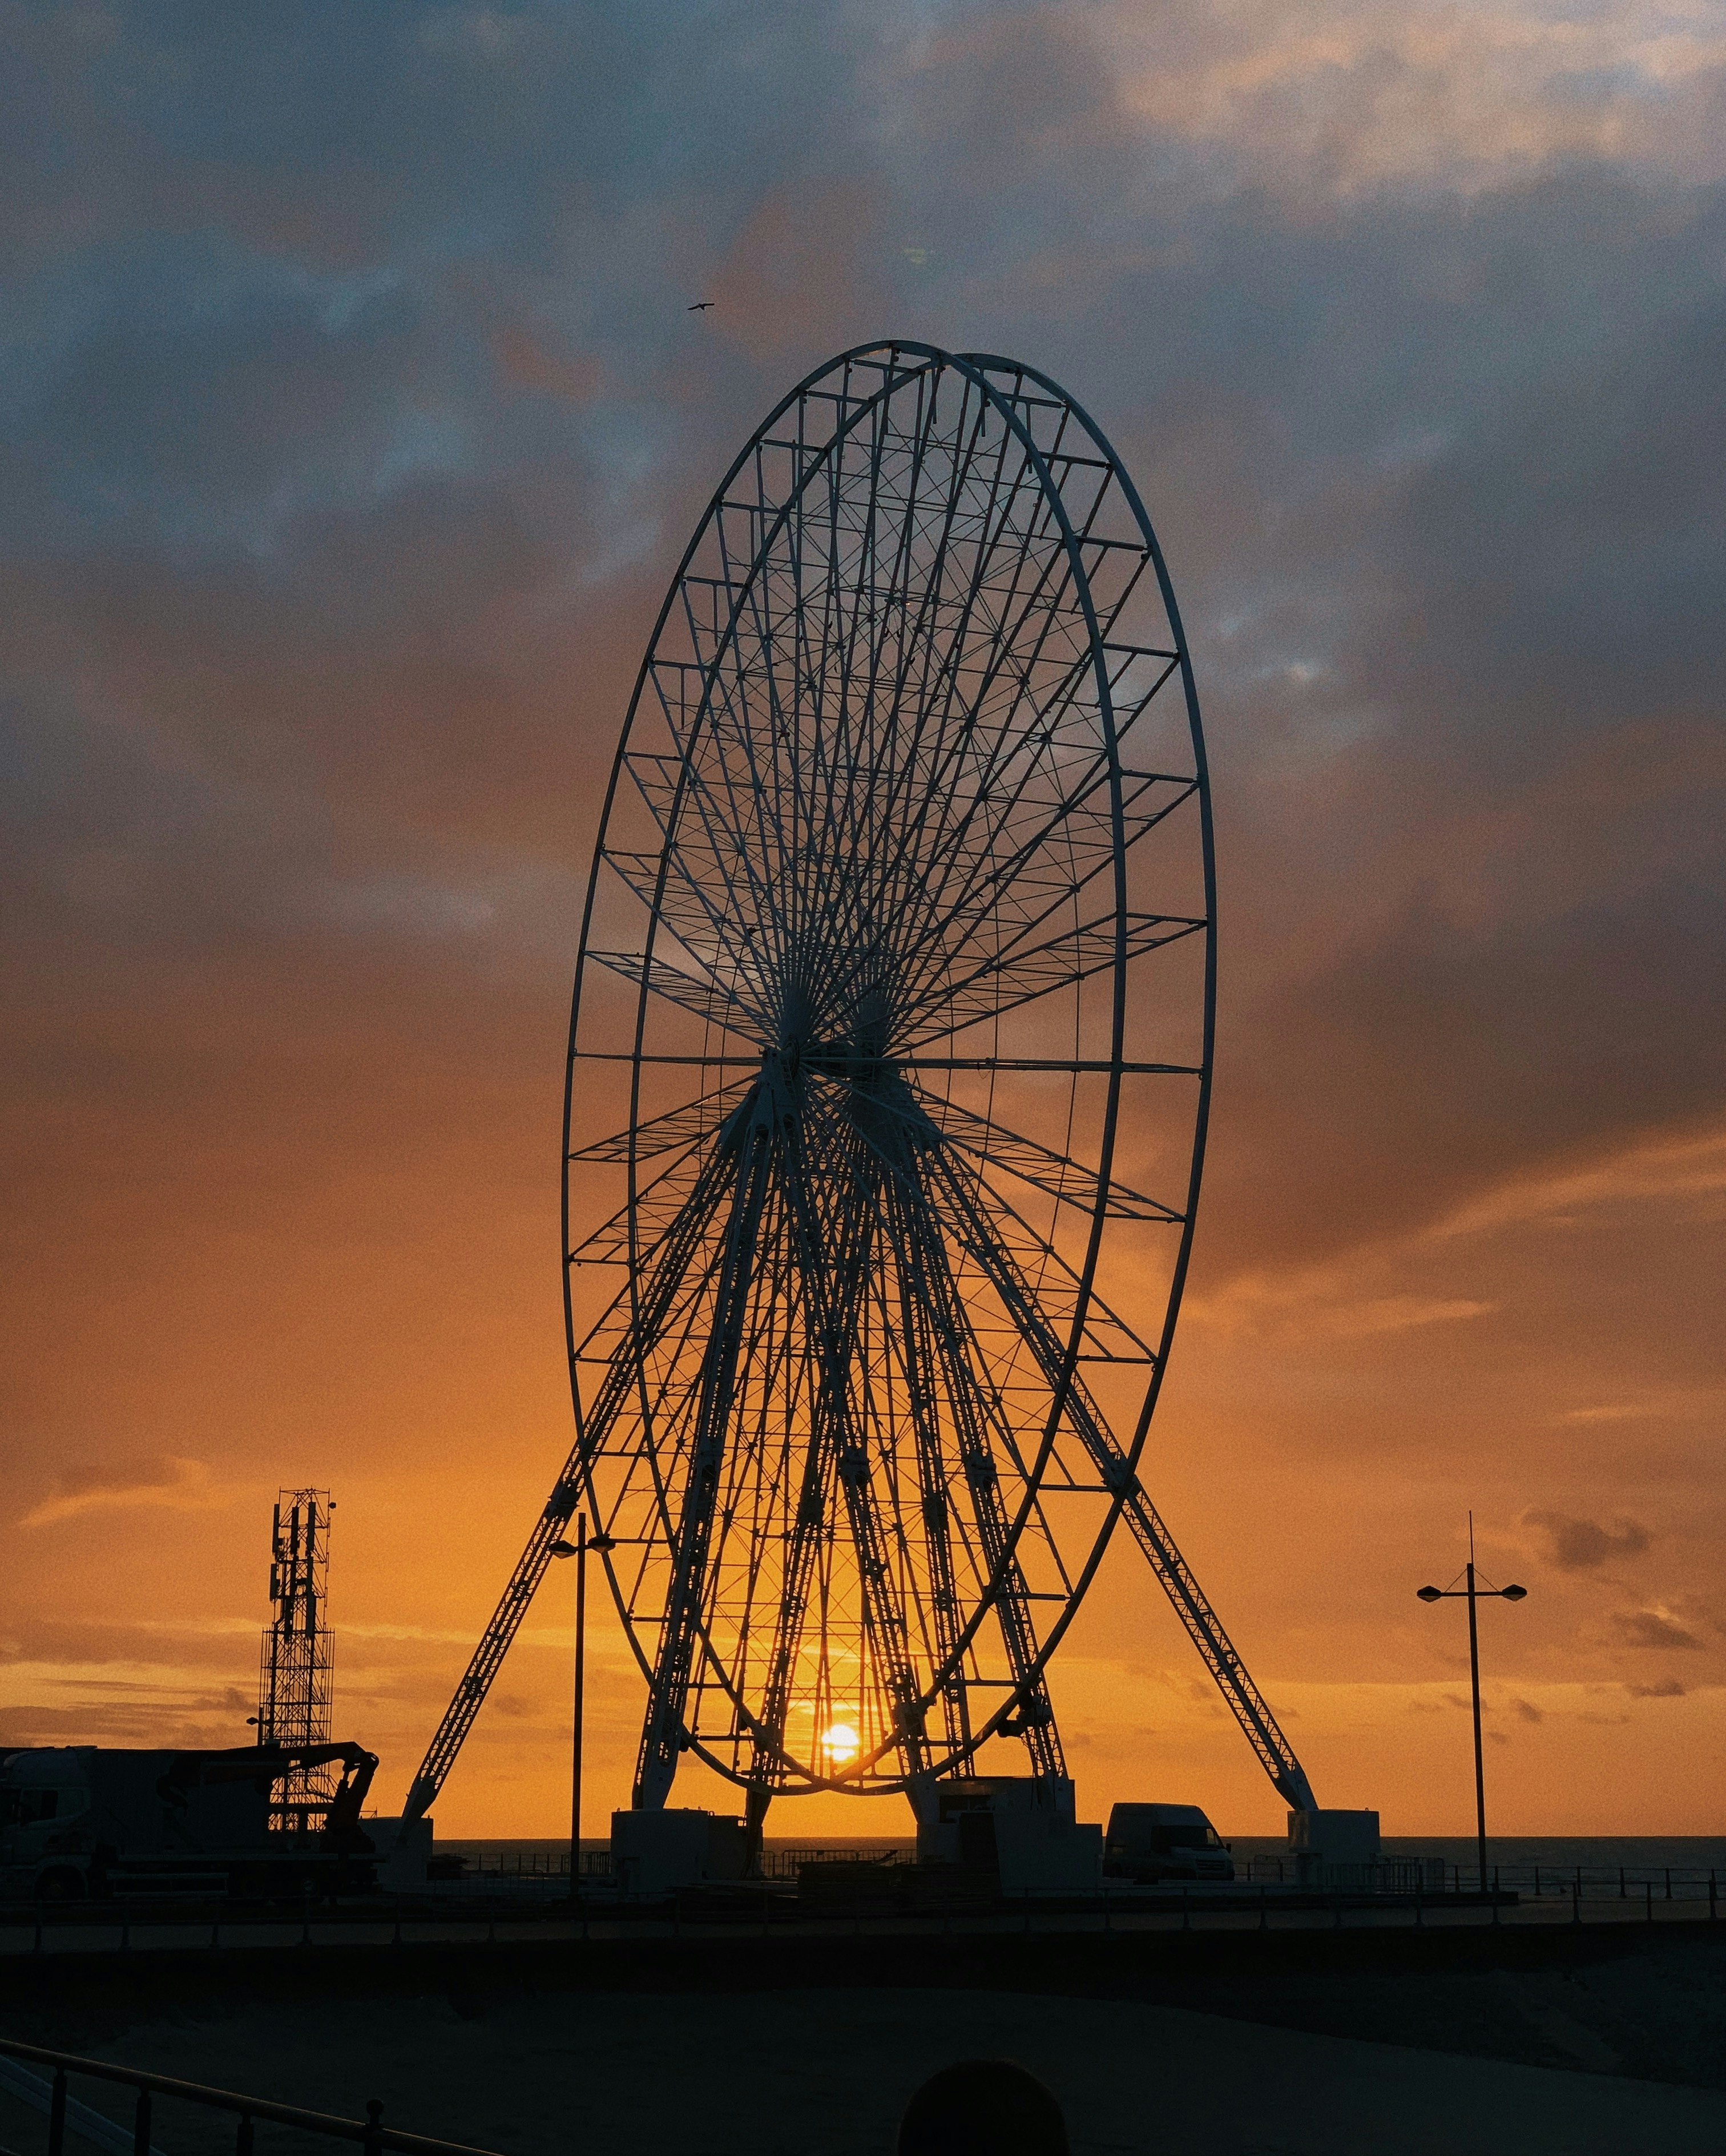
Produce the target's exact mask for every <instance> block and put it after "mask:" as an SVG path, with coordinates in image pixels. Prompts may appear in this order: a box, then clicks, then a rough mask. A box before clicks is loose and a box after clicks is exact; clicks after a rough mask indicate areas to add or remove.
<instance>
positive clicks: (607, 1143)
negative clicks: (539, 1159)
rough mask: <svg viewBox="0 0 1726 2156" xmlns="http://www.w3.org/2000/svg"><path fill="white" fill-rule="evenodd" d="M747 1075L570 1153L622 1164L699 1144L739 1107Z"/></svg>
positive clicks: (574, 1156) (583, 1158)
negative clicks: (739, 1097) (690, 1144)
mask: <svg viewBox="0 0 1726 2156" xmlns="http://www.w3.org/2000/svg"><path fill="white" fill-rule="evenodd" d="M749 1082H750V1081H748V1080H747V1078H732V1079H730V1080H728V1081H727V1083H726V1084H724V1085H722V1086H716V1087H714V1088H713V1089H712V1090H711V1091H707V1092H704V1093H698V1094H697V1095H696V1096H695V1098H694V1099H693V1100H690V1101H683V1102H681V1104H680V1105H679V1106H677V1107H675V1108H668V1109H667V1110H666V1111H665V1114H664V1115H662V1116H650V1117H649V1118H648V1120H647V1121H646V1122H640V1123H629V1124H627V1125H626V1126H625V1127H624V1128H623V1129H622V1130H620V1131H616V1132H613V1134H612V1135H611V1137H609V1138H595V1139H593V1140H591V1141H590V1142H588V1144H586V1145H583V1146H578V1147H576V1148H575V1150H574V1151H573V1152H572V1153H571V1154H570V1155H569V1158H570V1159H571V1160H572V1161H583V1162H588V1161H591V1162H595V1163H598V1162H602V1161H603V1162H609V1163H622V1162H624V1161H627V1160H631V1159H634V1160H651V1159H654V1158H656V1157H657V1156H658V1155H659V1154H660V1153H664V1152H670V1150H671V1148H672V1147H674V1146H680V1145H684V1144H686V1143H688V1142H690V1141H691V1140H693V1141H694V1142H696V1143H699V1142H701V1140H702V1139H704V1138H708V1137H711V1136H712V1135H713V1133H714V1132H716V1131H717V1129H718V1128H719V1127H720V1125H721V1124H722V1122H724V1121H725V1119H726V1116H727V1115H728V1114H729V1113H730V1107H727V1106H726V1105H725V1104H726V1103H727V1102H729V1103H730V1104H731V1107H735V1106H737V1097H736V1096H737V1095H738V1094H740V1093H741V1092H742V1091H743V1089H744V1088H745V1087H746V1086H747V1085H748V1084H749Z"/></svg>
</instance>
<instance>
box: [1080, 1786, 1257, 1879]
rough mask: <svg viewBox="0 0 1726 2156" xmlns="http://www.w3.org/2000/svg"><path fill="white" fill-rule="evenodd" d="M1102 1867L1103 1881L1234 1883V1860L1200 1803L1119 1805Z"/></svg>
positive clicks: (1105, 1843) (1111, 1820) (1113, 1814)
mask: <svg viewBox="0 0 1726 2156" xmlns="http://www.w3.org/2000/svg"><path fill="white" fill-rule="evenodd" d="M1102 1869H1103V1876H1104V1877H1105V1878H1108V1879H1133V1880H1137V1881H1138V1883H1139V1884H1140V1885H1141V1886H1153V1885H1154V1884H1155V1883H1156V1881H1158V1880H1159V1879H1232V1878H1233V1877H1234V1876H1235V1860H1234V1858H1233V1857H1232V1856H1230V1854H1229V1851H1228V1849H1227V1847H1226V1845H1225V1844H1224V1842H1223V1841H1222V1840H1221V1839H1220V1837H1219V1835H1218V1834H1217V1830H1216V1829H1215V1827H1214V1826H1213V1825H1211V1824H1210V1820H1208V1819H1206V1818H1205V1815H1204V1813H1203V1812H1201V1811H1200V1810H1199V1807H1198V1806H1197V1804H1117V1805H1116V1806H1115V1807H1114V1809H1113V1810H1112V1811H1111V1812H1110V1814H1109V1829H1108V1833H1107V1835H1106V1836H1105V1838H1104V1840H1103V1845H1102Z"/></svg>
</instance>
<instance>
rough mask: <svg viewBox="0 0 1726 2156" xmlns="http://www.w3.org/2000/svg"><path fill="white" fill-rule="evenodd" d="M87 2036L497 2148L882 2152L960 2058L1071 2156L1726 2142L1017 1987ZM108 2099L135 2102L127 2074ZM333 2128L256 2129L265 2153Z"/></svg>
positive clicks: (1129, 2006)
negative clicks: (1040, 2083)
mask: <svg viewBox="0 0 1726 2156" xmlns="http://www.w3.org/2000/svg"><path fill="white" fill-rule="evenodd" d="M60 2040H61V2041H67V2040H69V2038H68V2037H67V2036H62V2037H61V2039H60ZM79 2048H80V2050H83V2051H87V2052H88V2053H90V2054H91V2055H95V2056H104V2057H109V2058H113V2059H117V2060H123V2061H126V2062H128V2063H136V2064H138V2065H140V2066H143V2065H148V2066H152V2067H154V2068H155V2069H156V2070H157V2071H160V2072H164V2073H168V2074H175V2075H179V2076H184V2077H186V2078H187V2079H190V2080H195V2081H201V2082H206V2083H213V2084H215V2085H218V2086H220V2087H227V2088H231V2089H239V2090H243V2091H245V2092H250V2093H254V2094H258V2095H264V2096H273V2097H277V2098H278V2099H279V2100H280V2101H284V2102H298V2103H301V2104H306V2105H309V2106H311V2107H314V2108H316V2109H320V2110H329V2111H333V2112H342V2113H344V2114H346V2115H347V2116H348V2117H354V2116H356V2115H358V2114H360V2113H361V2112H362V2110H363V2107H364V2102H365V2100H366V2098H367V2097H373V2096H375V2097H382V2098H383V2102H384V2104H385V2107H386V2117H388V2120H389V2121H390V2122H391V2123H393V2124H395V2125H398V2126H400V2127H403V2128H408V2129H410V2130H413V2131H416V2132H419V2133H430V2134H436V2135H439V2136H441V2137H446V2138H450V2139H454V2140H458V2141H464V2142H467V2143H472V2144H475V2145H477V2146H479V2147H481V2148H491V2149H496V2150H500V2151H503V2152H505V2153H506V2156H552V2153H553V2152H557V2156H563V2152H566V2151H567V2152H569V2156H589V2152H591V2156H614V2152H616V2156H624V2152H627V2156H805V2152H824V2156H866V2152H867V2156H889V2152H890V2151H891V2148H892V2146H893V2133H894V2126H895V2123H896V2119H897V2117H898V2114H899V2112H900V2110H901V2108H902V2106H903V2104H904V2102H905V2100H906V2098H907V2097H908V2096H909V2094H910V2093H911V2092H912V2089H913V2088H915V2087H917V2084H918V2082H921V2081H922V2079H923V2078H924V2077H925V2076H927V2074H929V2073H930V2072H932V2071H933V2070H934V2069H935V2068H936V2067H937V2066H943V2065H946V2064H948V2062H949V2061H953V2060H955V2059H959V2058H964V2057H976V2056H996V2057H1009V2058H1014V2059H1017V2060H1020V2061H1022V2062H1023V2063H1024V2064H1025V2065H1026V2066H1030V2068H1031V2069H1032V2070H1033V2071H1035V2072H1036V2073H1038V2074H1039V2075H1040V2076H1042V2078H1043V2079H1044V2080H1045V2082H1047V2083H1048V2084H1049V2086H1050V2087H1051V2088H1052V2089H1053V2090H1054V2091H1055V2092H1056V2095H1057V2096H1058V2097H1060V2099H1061V2103H1062V2104H1063V2106H1064V2107H1065V2108H1066V2115H1067V2119H1068V2123H1069V2128H1070V2130H1071V2135H1072V2139H1073V2145H1074V2148H1075V2150H1076V2152H1080V2156H1084V2153H1085V2152H1098V2156H1102V2152H1111V2153H1112V2152H1125V2151H1145V2152H1156V2151H1164V2150H1167V2151H1169V2152H1174V2151H1177V2150H1179V2151H1183V2152H1206V2156H1247V2152H1251V2156H1309V2153H1310V2156H1355V2152H1360V2156H1366V2152H1373V2156H1392V2152H1395V2156H1425V2152H1427V2151H1431V2152H1433V2156H1438V2152H1443V2156H1456V2152H1457V2151H1458V2150H1459V2149H1461V2150H1467V2151H1468V2152H1471V2156H1548V2152H1551V2156H1594V2152H1595V2151H1599V2152H1600V2156H1607V2152H1610V2156H1642V2152H1646V2156H1703V2153H1704V2152H1706V2156H1719V2152H1721V2151H1722V2150H1726V2095H1722V2094H1720V2093H1718V2092H1713V2091H1710V2090H1703V2089H1690V2088H1677V2087H1670V2086H1667V2085H1663V2084H1660V2083H1656V2082H1638V2081H1632V2080H1627V2079H1624V2078H1621V2077H1620V2078H1608V2077H1606V2076H1601V2075H1596V2074H1589V2073H1582V2072H1575V2071H1562V2070H1555V2069H1553V2068H1549V2067H1542V2066H1518V2065H1511V2064H1508V2063H1504V2062H1502V2061H1495V2060H1489V2059H1478V2058H1467V2057H1459V2056H1450V2055H1446V2054H1443V2053H1439V2052H1433V2051H1415V2050H1411V2049H1408V2048H1405V2047H1404V2046H1399V2045H1394V2044H1379V2043H1368V2042H1362V2041H1360V2040H1356V2039H1353V2038H1348V2037H1340V2036H1330V2035H1311V2034H1307V2033H1304V2032H1302V2031H1300V2030H1292V2029H1284V2028H1267V2027H1263V2026H1260V2025H1256V2024H1252V2023H1247V2022H1241V2021H1238V2020H1223V2019H1221V2018H1219V2017H1217V2016H1215V2015H1207V2014H1198V2013H1190V2012H1188V2011H1185V2010H1183V2009H1180V2008H1176V2007H1169V2006H1157V2005H1146V2004H1143V2003H1141V2002H1136V2001H1131V2000H1120V1999H1104V2000H1084V1999H1065V1998H1046V1997H1040V1996H1035V1995H1027V1994H1023V1993H1015V1994H999V1993H994V1992H980V1991H961V1990H927V1991H918V1990H892V1991H886V1990H843V1989H834V1990H809V1991H802V1992H787V1991H756V1992H722V1993H713V1992H707V1993H699V1992H677V1993H666V1992H657V1993H654V1992H631V1993H592V1994H555V1995H554V1994H544V1993H538V1994H535V1993H527V1994H521V1995H518V1996H516V1997H513V1998H508V1999H496V2000H494V2001H492V2002H491V2003H490V2004H487V2005H484V2006H483V2007H480V2008H476V2009H475V2010H474V2011H473V2012H472V2013H470V2014H464V2012H462V2011H461V2010H460V2009H459V2007H458V2005H455V2004H452V2003H451V2001H450V2000H449V1999H448V1998H445V1997H441V1996H433V1997H429V1998H419V1999H413V1998H386V1999H378V2000H376V2001H368V2002H366V2003H364V2004H362V2005H357V2004H353V2003H351V2002H327V2003H326V2002H313V2003H310V2004H307V2003H301V2002H285V2003H280V2004H275V2005H257V2004H247V2005H236V2007H235V2009H234V2011H232V2012H231V2013H226V2014H221V2013H214V2014H213V2013H211V2012H209V2011H208V2010H201V2011H200V2013H199V2015H198V2017H197V2018H193V2017H192V2016H191V2015H170V2016H167V2017H165V2018H163V2019H162V2020H157V2021H146V2022H142V2023H134V2025H132V2026H131V2027H130V2028H129V2029H128V2030H126V2033H125V2035H123V2036H121V2037H120V2038H118V2039H116V2040H112V2041H110V2042H107V2043H100V2042H97V2041H95V2040H94V2039H93V2038H92V2040H89V2041H87V2042H85V2043H81V2044H80V2046H79ZM80 2093H82V2094H84V2095H85V2096H86V2097H91V2096H93V2094H94V2091H93V2089H92V2087H91V2086H90V2085H85V2088H84V2089H83V2090H81V2091H80ZM102 2107H103V2108H105V2109H109V2110H110V2112H112V2113H113V2114H114V2115H116V2116H123V2117H126V2119H127V2121H128V2123H129V2121H130V2112H129V2110H128V2109H127V2108H126V2104H125V2100H124V2099H123V2098H122V2099H121V2101H120V2102H117V2103H116V2102H114V2101H113V2098H112V2097H111V2096H110V2097H109V2098H108V2099H107V2100H106V2101H105V2102H103V2103H102ZM45 2123H46V2122H45V2121H44V2119H43V2118H42V2117H40V2116H39V2114H37V2113H34V2112H31V2111H29V2110H28V2108H27V2107H24V2106H23V2104H21V2103H18V2102H16V2101H15V2100H13V2099H11V2098H9V2097H0V2148H5V2149H7V2150H10V2151H13V2152H15V2156H39V2151H40V2150H41V2149H42V2148H44V2128H45ZM232 2133H233V2129H232V2127H231V2125H230V2124H229V2123H226V2122H223V2121H220V2120H218V2119H217V2118H215V2117H213V2115H211V2114H208V2113H199V2112H193V2111H191V2110H189V2109H187V2108H185V2107H180V2106H175V2105H169V2104H166V2103H163V2104H160V2105H159V2106H158V2108H157V2116H156V2123H155V2130H154V2133H153V2134H152V2140H153V2141H154V2143H155V2144H156V2145H157V2148H159V2149H161V2150H162V2152H163V2156H217V2152H218V2151H220V2152H225V2151H227V2150H229V2149H230V2148H232V2146H233V2139H232ZM332 2145H334V2144H331V2143H327V2142H323V2143H315V2142H308V2141H306V2140H303V2139H302V2138H301V2137H300V2136H297V2135H294V2134H290V2133H285V2132H283V2131H281V2130H279V2129H268V2128H260V2130H259V2138H258V2151H259V2156H301V2151H303V2150H306V2149H309V2148H313V2147H317V2148H322V2149H323V2150H325V2151H326V2152H327V2151H328V2150H329V2149H330V2148H331V2146H332ZM80 2156H85V2151H84V2150H83V2149H82V2148H80Z"/></svg>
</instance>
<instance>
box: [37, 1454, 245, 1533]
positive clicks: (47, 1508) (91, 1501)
mask: <svg viewBox="0 0 1726 2156" xmlns="http://www.w3.org/2000/svg"><path fill="white" fill-rule="evenodd" d="M230 1501H231V1493H230V1492H229V1491H228V1490H227V1489H225V1488H223V1486H220V1485H218V1483H217V1482H216V1481H214V1479H213V1477H212V1476H211V1474H210V1471H209V1468H208V1466H207V1465H206V1464H205V1462H204V1461H203V1460H182V1459H178V1458H177V1457H175V1456H174V1455H172V1454H162V1455H160V1456H159V1457H158V1458H157V1459H155V1460H139V1461H134V1462H130V1463H126V1464H116V1465H115V1466H100V1467H90V1468H86V1469H85V1470H83V1471H74V1473H72V1474H69V1475H64V1474H63V1475H61V1476H58V1477H56V1480H55V1486H54V1495H53V1496H48V1497H44V1499H42V1500H41V1501H40V1502H39V1503H38V1504H36V1505H33V1506H32V1507H31V1508H30V1510H29V1511H28V1512H26V1513H25V1514H24V1515H23V1518H22V1519H21V1520H20V1522H19V1523H18V1524H19V1525H20V1526H21V1527H54V1526H56V1525H58V1524H59V1522H61V1521H63V1520H75V1519H79V1518H81V1517H84V1516H85V1515H86V1514H88V1513H90V1512H138V1511H157V1512H218V1511H220V1510H221V1508H222V1507H223V1506H225V1505H227V1504H228V1503H229V1502H230Z"/></svg>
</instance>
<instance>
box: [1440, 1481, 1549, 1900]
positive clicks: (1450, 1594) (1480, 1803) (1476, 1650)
mask: <svg viewBox="0 0 1726 2156" xmlns="http://www.w3.org/2000/svg"><path fill="white" fill-rule="evenodd" d="M1462 1578H1463V1579H1464V1580H1465V1581H1466V1582H1467V1584H1466V1585H1464V1586H1461V1587H1457V1586H1456V1585H1454V1584H1453V1585H1451V1586H1449V1587H1417V1588H1416V1589H1415V1595H1416V1596H1417V1597H1418V1599H1420V1601H1422V1602H1448V1601H1450V1600H1451V1599H1452V1598H1455V1599H1457V1600H1459V1601H1460V1600H1462V1599H1467V1604H1468V1676H1469V1680H1470V1682H1471V1684H1472V1687H1473V1692H1474V1831H1475V1840H1476V1853H1477V1858H1478V1861H1479V1864H1480V1891H1481V1892H1482V1894H1484V1893H1485V1892H1486V1891H1487V1770H1486V1763H1485V1761H1484V1759H1483V1758H1482V1756H1481V1743H1480V1628H1479V1626H1478V1625H1477V1623H1476V1621H1475V1613H1474V1605H1475V1604H1476V1603H1477V1602H1478V1601H1479V1600H1480V1599H1482V1596H1484V1595H1496V1596H1497V1599H1499V1600H1500V1601H1501V1602H1524V1601H1526V1600H1527V1599H1528V1589H1527V1588H1526V1587H1517V1586H1514V1585H1513V1586H1510V1587H1482V1585H1481V1584H1480V1583H1479V1581H1478V1579H1477V1576H1476V1573H1475V1569H1474V1515H1473V1513H1472V1512H1471V1513H1470V1514H1469V1515H1468V1563H1467V1564H1466V1565H1465V1566H1464V1567H1463V1570H1462Z"/></svg>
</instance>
